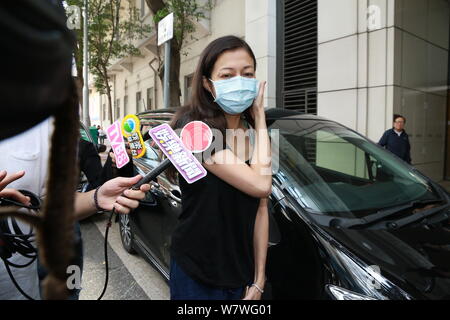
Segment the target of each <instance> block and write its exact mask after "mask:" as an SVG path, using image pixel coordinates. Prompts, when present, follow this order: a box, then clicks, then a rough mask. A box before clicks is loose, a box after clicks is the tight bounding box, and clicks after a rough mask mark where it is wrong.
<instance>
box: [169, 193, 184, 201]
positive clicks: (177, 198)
mask: <svg viewBox="0 0 450 320" xmlns="http://www.w3.org/2000/svg"><path fill="white" fill-rule="evenodd" d="M167 195H168V197H169V198H170V199H172V200H175V201H176V202H181V198H179V197H178V196H177V195H174V194H173V192H172V191H168V192H167Z"/></svg>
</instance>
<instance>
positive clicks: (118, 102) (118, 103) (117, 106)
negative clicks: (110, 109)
mask: <svg viewBox="0 0 450 320" xmlns="http://www.w3.org/2000/svg"><path fill="white" fill-rule="evenodd" d="M114 110H115V113H116V117H115V118H116V120H117V119H119V118H120V99H116V103H115V105H114Z"/></svg>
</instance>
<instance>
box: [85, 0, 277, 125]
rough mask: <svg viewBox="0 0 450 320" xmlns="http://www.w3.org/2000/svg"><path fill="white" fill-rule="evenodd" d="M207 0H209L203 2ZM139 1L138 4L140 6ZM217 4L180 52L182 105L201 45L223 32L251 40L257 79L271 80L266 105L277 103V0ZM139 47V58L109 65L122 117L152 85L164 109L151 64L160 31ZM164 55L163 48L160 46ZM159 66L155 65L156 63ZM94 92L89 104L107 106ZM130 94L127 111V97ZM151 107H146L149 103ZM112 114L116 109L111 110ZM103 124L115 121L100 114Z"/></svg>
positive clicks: (155, 99) (156, 100)
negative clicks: (125, 102) (138, 96)
mask: <svg viewBox="0 0 450 320" xmlns="http://www.w3.org/2000/svg"><path fill="white" fill-rule="evenodd" d="M199 1H203V2H205V0H199ZM140 3H141V2H140V1H139V0H137V1H136V5H137V6H138V8H139V6H140ZM213 3H214V4H215V5H214V8H213V9H212V11H211V12H209V13H207V17H208V18H207V19H203V20H202V21H199V22H196V28H197V30H196V33H195V34H193V35H192V39H191V35H190V36H189V37H188V40H187V41H186V43H185V45H184V47H183V50H182V56H181V67H180V88H181V93H182V96H181V104H184V103H186V101H187V79H188V77H189V76H191V75H192V74H193V73H194V72H195V68H196V67H197V63H198V59H199V56H200V54H201V52H202V51H203V49H204V48H205V47H206V46H207V45H208V44H209V43H210V42H211V41H213V40H214V39H216V38H219V37H221V36H225V35H235V36H238V37H240V38H243V39H245V40H247V41H248V42H249V44H250V46H251V47H252V48H253V50H254V52H255V56H256V58H257V64H258V68H257V74H256V76H257V78H258V79H259V80H266V81H268V85H267V88H266V96H265V106H266V107H275V100H276V99H275V97H276V70H275V69H276V28H275V27H276V2H275V1H274V0H215V1H213ZM151 19H152V17H151V16H150V14H149V10H148V8H145V12H144V21H145V22H146V23H152V20H151ZM137 45H138V46H139V48H140V49H141V54H142V56H141V57H127V58H125V59H122V60H120V61H115V62H114V63H113V66H112V67H111V68H110V74H111V84H112V87H113V101H114V102H115V103H117V102H119V114H118V115H119V118H123V117H124V115H126V114H130V113H137V112H138V111H143V109H139V110H138V106H137V103H136V93H137V92H141V96H142V98H143V99H144V100H145V101H147V90H148V89H151V93H152V95H153V106H152V108H151V109H155V108H156V109H160V108H162V107H163V95H162V84H161V81H160V80H159V78H158V77H157V76H156V79H155V74H154V72H153V70H152V69H151V68H150V66H149V63H150V62H151V61H152V60H153V59H154V58H155V57H156V55H155V52H156V34H152V35H151V36H150V38H149V39H145V40H143V41H140V42H139V43H137ZM160 50H161V52H162V53H163V48H162V47H161V48H160ZM154 66H156V64H154ZM97 96H98V94H97V93H95V92H94V93H93V94H92V95H91V100H90V101H91V104H99V103H100V107H99V110H101V109H102V108H103V105H106V106H107V99H106V96H102V97H97ZM125 97H128V103H127V107H126V110H125V105H124V100H125ZM146 107H147V106H146ZM113 111H114V113H115V112H116V110H113ZM99 116H100V118H101V121H102V123H103V125H104V126H106V125H108V124H110V123H111V121H109V119H106V118H105V114H104V112H100V115H99Z"/></svg>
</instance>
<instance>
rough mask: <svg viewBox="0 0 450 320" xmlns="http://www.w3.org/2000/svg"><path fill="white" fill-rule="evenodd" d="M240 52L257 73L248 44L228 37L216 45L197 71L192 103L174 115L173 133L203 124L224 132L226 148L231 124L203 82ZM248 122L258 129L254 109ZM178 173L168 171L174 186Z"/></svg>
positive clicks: (204, 55)
mask: <svg viewBox="0 0 450 320" xmlns="http://www.w3.org/2000/svg"><path fill="white" fill-rule="evenodd" d="M237 49H244V50H246V51H247V52H248V54H249V55H250V57H252V59H253V62H254V66H255V70H256V58H255V54H254V53H253V50H252V49H251V48H250V46H249V45H248V44H247V42H245V41H244V40H242V39H240V38H238V37H236V36H225V37H221V38H218V39H216V40H214V41H212V42H211V43H210V44H209V45H208V46H207V47H206V48H205V50H203V52H202V54H201V56H200V60H199V62H198V66H197V69H196V71H195V74H194V77H193V82H192V97H191V100H190V102H189V103H188V104H187V105H186V106H184V107H181V108H180V109H179V110H178V111H177V112H176V114H175V115H174V117H173V119H172V122H171V124H170V125H171V127H172V128H173V129H178V128H182V127H183V126H184V125H186V124H187V123H189V122H190V121H203V122H205V123H206V124H208V125H209V126H210V127H211V128H212V129H217V130H220V131H221V132H222V136H223V138H224V142H223V143H224V144H225V132H226V129H227V121H226V118H225V113H224V111H223V110H222V109H221V108H220V107H219V105H217V103H215V102H214V98H213V96H212V95H211V92H209V91H208V90H206V89H205V87H204V86H203V78H204V77H206V78H207V79H210V78H211V73H212V71H213V69H214V65H215V63H216V61H217V59H218V58H219V57H220V56H221V55H222V54H223V53H224V52H226V51H233V50H237ZM243 114H244V117H245V119H246V120H247V121H248V122H249V123H250V124H251V125H252V126H253V127H254V126H255V121H254V119H253V118H252V116H251V114H250V109H247V110H246V111H245V112H244V113H243ZM176 173H177V171H176V170H175V168H172V167H171V168H169V169H168V170H167V177H168V178H169V180H170V181H171V182H172V183H175V182H176V176H177V174H176Z"/></svg>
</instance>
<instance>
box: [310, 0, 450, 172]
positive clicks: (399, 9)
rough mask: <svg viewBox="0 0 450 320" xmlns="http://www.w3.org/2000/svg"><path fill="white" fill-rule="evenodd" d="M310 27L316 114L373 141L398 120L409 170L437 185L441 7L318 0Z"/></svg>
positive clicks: (441, 123) (408, 0)
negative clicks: (408, 150)
mask: <svg viewBox="0 0 450 320" xmlns="http://www.w3.org/2000/svg"><path fill="white" fill-rule="evenodd" d="M424 13H426V14H424ZM318 21H319V22H318V29H319V30H318V31H319V32H318V34H319V48H318V114H319V115H320V116H323V117H326V118H329V119H332V120H335V121H338V122H340V123H343V124H344V125H346V126H348V127H350V128H352V129H355V130H357V131H358V132H360V133H362V134H363V135H365V136H367V137H368V138H369V139H371V140H373V141H374V142H377V141H378V140H379V139H380V137H381V136H382V134H383V132H384V131H385V130H387V129H389V128H391V127H392V117H393V114H394V113H402V114H404V116H406V117H407V120H408V122H407V125H406V130H407V132H408V133H409V135H410V138H411V144H412V158H413V164H414V165H415V166H416V167H417V168H418V169H419V170H421V171H423V172H424V173H425V174H427V175H428V176H430V177H431V178H433V179H434V180H437V181H440V180H442V179H443V173H444V142H445V135H444V133H445V103H446V102H445V101H446V95H447V93H446V90H445V87H446V84H447V70H448V38H449V37H448V29H449V28H448V25H449V2H448V1H447V0H338V1H336V0H319V6H318Z"/></svg>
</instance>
